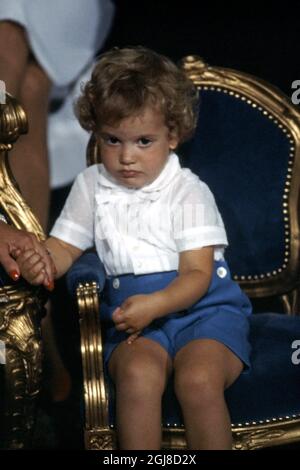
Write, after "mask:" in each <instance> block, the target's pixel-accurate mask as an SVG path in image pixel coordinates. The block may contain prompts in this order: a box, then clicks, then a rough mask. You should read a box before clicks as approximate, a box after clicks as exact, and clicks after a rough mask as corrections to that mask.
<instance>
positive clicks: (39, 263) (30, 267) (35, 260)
mask: <svg viewBox="0 0 300 470" xmlns="http://www.w3.org/2000/svg"><path fill="white" fill-rule="evenodd" d="M45 246H46V248H47V250H48V253H49V254H50V256H51V258H52V261H53V263H54V265H55V275H54V276H55V278H56V279H57V278H59V277H61V276H62V275H63V274H64V273H65V272H66V271H67V270H68V269H69V268H70V267H71V265H72V264H73V263H74V261H76V259H77V258H78V257H79V256H80V255H81V254H82V250H80V249H79V248H76V247H75V246H73V245H70V244H69V243H65V242H63V241H62V240H59V239H58V238H54V237H51V238H48V240H47V241H46V242H45ZM16 261H17V263H18V266H19V268H20V271H21V274H22V276H23V277H24V279H26V280H27V281H28V282H30V283H31V284H33V285H40V284H44V285H47V281H48V280H47V277H46V276H47V275H46V272H45V259H44V258H43V256H42V255H41V254H40V253H38V252H37V251H35V250H34V249H29V250H25V251H23V252H21V253H20V254H19V256H18V257H17V259H16ZM48 287H49V285H48ZM52 288H53V286H52Z"/></svg>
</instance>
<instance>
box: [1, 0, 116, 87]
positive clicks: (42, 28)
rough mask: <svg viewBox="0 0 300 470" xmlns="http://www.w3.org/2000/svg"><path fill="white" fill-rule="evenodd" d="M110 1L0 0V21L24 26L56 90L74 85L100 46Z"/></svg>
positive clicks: (108, 20)
mask: <svg viewBox="0 0 300 470" xmlns="http://www.w3.org/2000/svg"><path fill="white" fill-rule="evenodd" d="M113 13H114V6H113V4H112V2H111V0H0V20H11V21H15V22H17V23H19V24H21V25H22V26H24V28H25V30H26V33H27V36H28V40H29V43H30V46H31V49H32V51H33V53H34V55H35V57H36V59H37V61H38V62H39V64H40V65H41V66H42V67H43V68H44V70H46V72H47V73H48V75H49V77H50V78H51V79H52V82H53V83H54V84H55V85H56V86H65V85H68V84H70V83H71V82H73V81H74V80H75V79H76V78H77V77H78V76H79V74H80V73H81V72H82V71H83V70H84V69H85V68H86V67H87V65H88V64H89V63H90V62H91V61H92V60H93V58H94V56H95V54H96V52H97V50H99V49H100V48H101V46H102V45H103V42H104V39H105V38H106V36H107V33H108V31H109V29H110V26H111V22H112V18H113Z"/></svg>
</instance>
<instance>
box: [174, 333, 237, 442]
mask: <svg viewBox="0 0 300 470" xmlns="http://www.w3.org/2000/svg"><path fill="white" fill-rule="evenodd" d="M242 369H243V364H242V362H241V360H240V359H239V358H238V357H237V356H236V355H235V354H234V353H233V352H232V351H231V350H230V349H228V348H227V347H226V346H224V345H223V344H222V343H219V342H218V341H215V340H211V339H198V340H193V341H191V342H190V343H188V344H187V345H186V346H184V347H183V348H182V349H180V350H179V351H178V353H177V355H176V357H175V361H174V370H175V393H176V395H177V398H178V400H179V403H180V405H181V408H182V412H183V417H184V422H185V427H186V438H187V442H188V446H189V448H190V449H206V450H210V449H231V448H232V434H231V422H230V416H229V413H228V409H227V405H226V403H225V399H224V390H225V389H226V388H227V387H229V385H231V384H232V383H233V382H234V381H235V380H236V379H237V377H238V376H239V375H240V373H241V372H242Z"/></svg>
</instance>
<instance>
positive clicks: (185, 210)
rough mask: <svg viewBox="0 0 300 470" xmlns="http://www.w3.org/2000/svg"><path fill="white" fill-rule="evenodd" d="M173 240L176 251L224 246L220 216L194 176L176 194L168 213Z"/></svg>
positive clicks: (208, 190) (212, 200)
mask: <svg viewBox="0 0 300 470" xmlns="http://www.w3.org/2000/svg"><path fill="white" fill-rule="evenodd" d="M172 230H173V237H174V241H175V244H176V247H177V250H178V252H182V251H187V250H193V249H197V248H202V247H204V246H218V247H219V248H221V249H223V248H224V247H226V246H227V245H228V241H227V236H226V232H225V228H224V224H223V220H222V217H221V215H220V213H219V210H218V208H217V205H216V202H215V199H214V196H213V194H212V192H211V191H210V189H209V188H208V186H207V185H206V184H205V183H203V182H202V181H200V180H199V178H198V177H197V176H196V175H194V177H193V178H189V179H188V181H187V184H185V185H183V187H181V188H180V189H179V191H178V193H177V197H176V203H175V204H174V206H173V210H172Z"/></svg>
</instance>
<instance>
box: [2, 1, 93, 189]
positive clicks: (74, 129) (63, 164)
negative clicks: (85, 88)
mask: <svg viewBox="0 0 300 470" xmlns="http://www.w3.org/2000/svg"><path fill="white" fill-rule="evenodd" d="M0 1H1V0H0ZM93 68H94V62H93V63H92V65H91V66H90V67H89V68H88V70H86V71H85V72H84V73H83V74H82V75H81V76H80V77H79V79H78V80H77V82H76V84H75V85H74V86H73V87H72V90H71V91H70V93H69V94H68V96H66V98H65V100H64V102H63V104H62V106H61V107H60V108H59V109H58V110H57V111H55V112H52V113H50V114H49V119H48V133H47V140H48V154H49V167H50V187H51V189H56V188H59V187H62V186H65V185H67V184H70V183H71V182H72V181H73V180H74V178H75V177H76V176H77V175H78V174H79V173H80V172H81V171H83V170H84V169H85V168H86V149H87V144H88V141H89V137H90V134H89V133H88V132H87V131H86V130H85V129H83V128H82V127H81V126H80V124H79V122H78V119H77V118H76V116H75V114H74V102H75V101H76V100H77V99H78V97H79V96H80V94H81V87H82V85H83V84H85V83H86V82H87V81H88V80H89V79H90V78H91V72H92V69H93Z"/></svg>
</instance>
